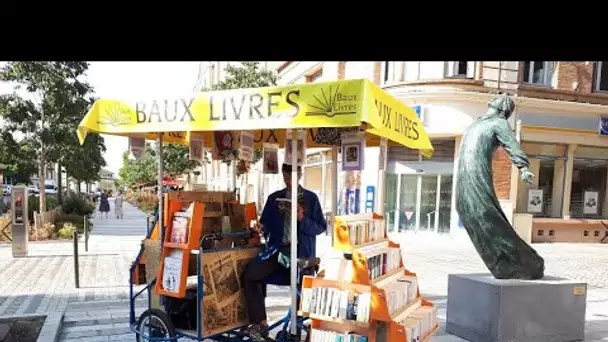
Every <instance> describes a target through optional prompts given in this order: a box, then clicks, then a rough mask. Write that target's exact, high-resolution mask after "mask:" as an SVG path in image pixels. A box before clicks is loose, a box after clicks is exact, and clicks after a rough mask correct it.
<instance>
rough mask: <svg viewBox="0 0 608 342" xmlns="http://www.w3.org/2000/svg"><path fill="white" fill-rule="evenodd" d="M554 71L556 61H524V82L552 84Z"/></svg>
mask: <svg viewBox="0 0 608 342" xmlns="http://www.w3.org/2000/svg"><path fill="white" fill-rule="evenodd" d="M554 71H555V63H554V62H542V61H535V62H524V83H529V84H537V85H543V86H552V85H553V74H554Z"/></svg>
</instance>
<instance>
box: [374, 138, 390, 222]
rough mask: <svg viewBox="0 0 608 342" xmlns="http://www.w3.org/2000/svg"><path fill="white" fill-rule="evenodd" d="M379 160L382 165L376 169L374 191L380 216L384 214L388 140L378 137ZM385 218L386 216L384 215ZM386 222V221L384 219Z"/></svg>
mask: <svg viewBox="0 0 608 342" xmlns="http://www.w3.org/2000/svg"><path fill="white" fill-rule="evenodd" d="M379 150H380V151H379V154H380V155H379V159H380V160H379V162H380V163H382V165H379V169H380V170H379V171H378V181H377V183H378V188H377V191H376V212H377V213H378V214H380V215H382V216H385V213H384V202H385V200H384V196H385V194H386V165H387V160H386V159H387V158H388V140H387V139H386V138H381V139H380V147H379ZM385 219H386V217H385ZM385 222H386V221H385Z"/></svg>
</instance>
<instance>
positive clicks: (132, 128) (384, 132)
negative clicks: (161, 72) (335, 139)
mask: <svg viewBox="0 0 608 342" xmlns="http://www.w3.org/2000/svg"><path fill="white" fill-rule="evenodd" d="M361 124H366V125H365V128H366V130H367V131H368V132H370V133H372V134H375V135H379V136H382V137H386V138H388V139H389V140H392V141H394V142H396V143H399V144H402V145H405V146H407V147H410V148H414V149H420V150H421V151H422V153H423V154H425V155H426V156H430V155H431V154H432V151H433V147H432V145H431V142H430V140H429V138H428V136H427V135H426V132H425V131H424V128H423V127H422V124H421V123H420V121H419V120H418V117H417V116H416V113H415V112H414V111H413V110H412V109H410V108H408V107H407V106H405V105H404V104H402V103H401V102H400V101H398V100H397V99H395V98H393V97H392V96H391V95H390V94H388V93H386V92H384V91H383V90H382V89H380V88H378V87H377V86H375V85H373V84H372V83H371V82H370V81H367V80H346V81H338V82H328V83H309V84H297V85H290V86H283V87H267V88H251V89H238V90H225V91H214V92H207V93H198V94H196V95H194V96H192V97H182V98H177V99H157V100H151V101H139V102H136V103H133V104H132V103H126V102H120V101H114V100H103V99H101V100H97V101H96V102H95V103H94V105H93V107H92V108H91V109H90V110H89V112H88V113H87V115H86V116H85V117H84V118H83V120H82V122H81V123H80V125H79V128H78V137H79V139H80V141H81V142H83V141H84V139H85V137H86V134H87V132H89V131H93V132H99V133H105V134H116V135H133V134H145V135H146V138H148V139H149V138H153V137H154V133H156V132H164V133H169V132H171V133H172V134H175V135H177V136H174V137H168V138H170V139H172V141H170V140H169V139H167V140H166V141H168V142H181V143H187V142H188V140H189V135H188V134H187V133H185V132H201V131H202V132H205V131H243V130H247V131H261V132H262V133H264V132H268V133H270V132H274V131H276V130H283V129H304V128H319V127H356V126H360V125H361ZM202 135H203V136H208V134H202ZM256 140H257V139H256ZM279 140H280V139H279ZM309 146H310V145H309Z"/></svg>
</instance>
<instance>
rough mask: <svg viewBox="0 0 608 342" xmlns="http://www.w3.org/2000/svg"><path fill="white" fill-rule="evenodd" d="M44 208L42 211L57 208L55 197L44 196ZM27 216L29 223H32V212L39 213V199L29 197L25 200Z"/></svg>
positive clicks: (57, 202)
mask: <svg viewBox="0 0 608 342" xmlns="http://www.w3.org/2000/svg"><path fill="white" fill-rule="evenodd" d="M44 198H45V204H46V208H45V209H44V211H51V210H53V209H55V208H57V207H58V206H59V201H57V197H56V196H55V195H45V196H44ZM27 211H28V213H27V215H28V218H29V220H30V222H33V221H34V211H37V212H40V197H39V196H34V195H30V196H28V199H27Z"/></svg>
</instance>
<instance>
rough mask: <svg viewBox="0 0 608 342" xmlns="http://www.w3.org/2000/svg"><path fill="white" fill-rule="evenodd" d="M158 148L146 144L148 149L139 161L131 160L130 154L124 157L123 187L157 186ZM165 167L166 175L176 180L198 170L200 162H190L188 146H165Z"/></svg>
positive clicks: (119, 173) (121, 174) (125, 154)
mask: <svg viewBox="0 0 608 342" xmlns="http://www.w3.org/2000/svg"><path fill="white" fill-rule="evenodd" d="M157 151H158V150H157V148H156V146H154V147H153V146H152V145H151V144H146V149H145V150H144V152H143V153H142V155H141V156H140V157H139V158H138V159H137V160H129V152H125V153H124V154H123V156H122V167H121V168H120V170H118V177H119V179H120V182H119V183H120V185H121V186H125V185H127V186H129V185H133V184H138V183H144V184H156V183H157V178H158V162H157V159H156V156H157V155H158V153H157ZM163 161H164V162H163V167H164V171H165V175H167V176H169V177H171V178H175V177H178V176H179V175H181V174H184V173H188V172H190V171H193V170H194V169H196V167H197V166H198V165H199V163H198V162H196V161H192V160H190V149H189V147H188V146H184V145H179V144H171V143H169V144H163Z"/></svg>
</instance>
